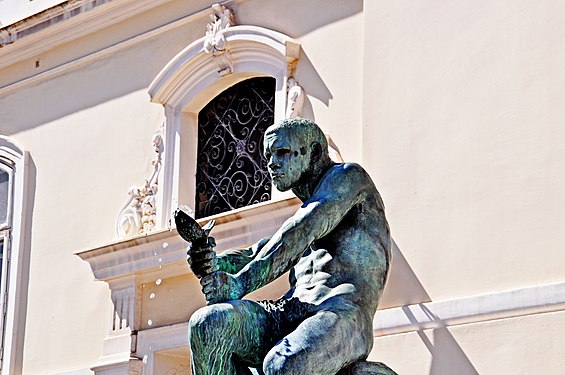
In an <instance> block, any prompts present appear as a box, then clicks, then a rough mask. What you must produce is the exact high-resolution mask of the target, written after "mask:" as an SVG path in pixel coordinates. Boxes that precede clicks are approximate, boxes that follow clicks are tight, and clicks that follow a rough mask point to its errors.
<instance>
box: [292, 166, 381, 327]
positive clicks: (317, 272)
mask: <svg viewBox="0 0 565 375" xmlns="http://www.w3.org/2000/svg"><path fill="white" fill-rule="evenodd" d="M367 178H368V177H367ZM369 182H370V181H369ZM370 185H371V188H369V189H365V190H364V192H363V195H364V196H363V199H361V201H360V203H358V204H357V205H355V206H354V207H353V208H351V210H350V211H349V212H348V213H347V215H346V216H345V217H344V218H343V219H342V220H341V222H340V223H339V224H338V226H337V227H336V228H334V229H333V230H332V231H331V232H330V233H329V234H328V235H326V236H325V237H323V238H321V239H319V240H317V241H315V242H314V243H313V245H312V246H310V248H308V249H307V250H306V251H305V252H304V253H303V254H302V256H301V258H300V259H299V261H298V263H297V264H296V265H295V266H294V267H293V268H292V270H291V274H290V284H291V289H290V290H289V292H288V293H287V294H286V297H288V298H292V297H294V298H298V299H299V300H300V301H302V302H305V303H307V304H311V305H314V306H316V307H321V308H327V307H328V306H329V307H331V306H332V305H334V304H336V305H339V304H352V305H353V306H356V307H361V308H362V310H364V311H367V312H368V313H369V314H370V315H371V317H372V315H373V314H374V312H375V311H376V308H377V304H378V300H379V298H380V294H381V292H382V288H383V287H384V283H385V281H386V280H385V279H386V274H387V272H388V266H389V263H390V243H391V242H390V234H389V230H388V225H387V222H386V219H385V216H384V211H383V207H382V203H381V200H380V197H379V195H378V193H377V191H376V189H374V186H373V184H372V183H370Z"/></svg>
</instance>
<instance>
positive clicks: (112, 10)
mask: <svg viewBox="0 0 565 375" xmlns="http://www.w3.org/2000/svg"><path fill="white" fill-rule="evenodd" d="M169 1H171V0H136V1H132V0H106V1H100V0H70V1H67V2H65V3H63V4H59V5H56V6H54V7H52V8H49V9H47V10H45V11H43V12H41V13H39V14H36V15H33V16H31V17H28V18H26V19H24V20H22V21H19V22H17V23H15V24H13V25H11V26H7V27H5V28H3V29H0V69H2V68H4V67H6V66H9V65H11V64H14V63H16V62H18V61H20V60H23V59H26V58H30V57H33V56H35V55H37V54H39V53H41V52H44V51H46V50H49V49H51V48H53V47H55V46H57V45H60V44H63V43H67V42H70V41H72V40H75V39H78V38H80V37H82V36H84V35H87V34H91V33H94V32H96V31H98V30H100V29H102V28H105V27H108V26H111V25H114V24H116V23H118V22H121V21H123V20H124V19H127V18H130V17H132V16H134V15H136V14H139V13H141V12H144V11H146V10H149V9H151V8H154V7H156V6H158V5H163V4H165V3H166V2H169Z"/></svg>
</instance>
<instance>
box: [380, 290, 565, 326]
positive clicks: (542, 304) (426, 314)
mask: <svg viewBox="0 0 565 375" xmlns="http://www.w3.org/2000/svg"><path fill="white" fill-rule="evenodd" d="M563 310H565V282H559V283H554V284H545V285H537V286H533V287H526V288H519V289H511V290H506V291H502V292H494V293H488V294H481V295H477V296H469V297H463V298H456V299H451V300H445V301H437V302H427V303H419V304H413V305H407V306H402V307H396V308H392V309H386V310H380V311H379V312H378V313H377V314H376V318H375V320H374V324H373V329H374V332H375V336H387V335H396V334H400V333H407V332H414V331H421V330H424V329H435V328H443V327H451V326H458V325H461V324H470V323H479V322H485V321H491V320H498V319H507V318H515V317H519V316H525V315H532V314H542V313H548V312H555V311H563Z"/></svg>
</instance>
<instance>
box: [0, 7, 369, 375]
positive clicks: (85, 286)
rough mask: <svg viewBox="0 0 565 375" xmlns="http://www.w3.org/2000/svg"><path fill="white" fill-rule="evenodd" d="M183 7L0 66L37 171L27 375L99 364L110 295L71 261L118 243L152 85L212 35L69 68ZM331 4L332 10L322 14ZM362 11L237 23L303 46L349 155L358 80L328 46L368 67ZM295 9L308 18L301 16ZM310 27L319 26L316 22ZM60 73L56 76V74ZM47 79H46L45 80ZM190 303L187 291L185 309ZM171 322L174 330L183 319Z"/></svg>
mask: <svg viewBox="0 0 565 375" xmlns="http://www.w3.org/2000/svg"><path fill="white" fill-rule="evenodd" d="M208 3H211V2H208ZM338 3H340V2H337V1H336V2H335V5H336V6H338ZM179 4H180V2H170V4H169V5H167V6H165V8H162V7H161V8H158V9H156V10H154V11H153V12H147V13H145V14H142V15H140V16H136V17H135V18H133V19H131V20H129V21H127V22H124V23H122V24H120V25H119V26H116V27H111V28H108V29H107V30H102V31H100V32H97V33H96V34H94V35H90V36H86V37H83V38H80V39H78V40H76V41H74V42H71V43H68V44H65V45H61V46H58V47H56V48H54V49H53V50H50V51H46V52H45V53H43V54H41V56H38V58H39V60H40V66H39V68H35V61H37V59H36V58H33V59H29V60H25V61H22V62H20V63H18V64H15V65H12V66H8V67H6V68H4V69H2V70H0V82H1V85H0V86H1V87H0V120H1V121H0V124H1V125H0V132H1V133H2V134H5V135H8V136H11V137H13V138H14V139H15V140H16V141H17V142H19V143H20V144H21V145H22V146H23V147H24V148H25V149H26V150H28V151H29V152H30V155H31V160H32V169H33V172H34V176H33V181H32V185H33V196H34V200H33V218H32V230H31V236H30V238H29V241H31V254H30V267H29V268H30V269H29V275H30V276H29V280H26V281H27V282H28V290H27V311H26V329H25V332H23V333H22V334H23V337H24V352H23V373H25V374H26V375H27V374H52V373H62V372H66V371H71V370H75V369H77V370H81V369H87V368H88V367H90V366H91V365H92V364H93V363H94V362H96V360H97V359H98V357H99V356H100V352H101V346H102V340H103V339H104V338H105V337H106V335H107V333H108V331H109V327H110V321H111V318H112V317H111V299H110V293H109V290H108V286H107V284H105V283H101V282H94V281H93V275H92V271H91V270H90V269H89V267H88V264H86V263H85V262H83V261H81V260H80V259H79V258H78V257H76V256H75V255H73V253H74V252H75V251H78V250H81V249H85V248H88V247H92V246H98V245H101V244H104V243H107V242H109V241H111V240H112V239H114V238H115V234H114V223H115V219H116V216H117V214H118V211H119V209H120V207H121V206H122V204H123V203H124V201H125V200H126V198H127V190H128V188H129V187H130V186H132V185H141V184H142V183H143V180H144V179H145V178H147V177H148V176H149V175H150V173H151V171H152V166H151V160H152V158H153V157H154V153H153V149H152V147H151V137H152V135H153V132H154V131H155V130H157V129H158V128H159V127H160V125H161V124H162V122H163V120H164V114H163V108H162V107H161V106H159V105H156V104H152V103H150V101H149V96H148V95H147V92H146V90H147V87H148V86H149V84H150V82H151V80H152V79H153V78H154V77H155V76H156V75H157V73H158V72H159V70H160V69H161V68H162V67H163V66H164V65H165V64H166V63H167V62H168V61H169V60H170V59H171V58H172V57H173V56H174V55H175V54H176V53H178V52H179V51H180V50H181V49H182V48H184V47H185V46H186V45H188V44H189V43H190V42H192V41H193V40H194V39H196V38H197V37H200V36H201V35H203V34H204V29H205V27H204V26H205V22H206V19H197V20H195V21H194V23H193V24H189V25H188V26H187V25H185V26H183V27H181V28H171V30H168V31H167V32H165V33H163V34H160V35H158V36H156V37H149V38H147V39H144V40H142V41H141V42H140V43H137V44H134V45H132V46H130V47H128V48H124V49H119V50H116V52H115V53H111V54H108V55H107V56H105V57H104V58H102V59H92V60H88V61H86V62H84V63H82V62H81V63H76V62H74V63H71V64H70V65H67V66H65V64H67V63H69V62H71V61H75V60H77V61H81V60H80V59H81V58H82V57H84V56H88V55H89V54H92V53H96V52H99V51H103V50H104V48H106V47H108V46H112V45H114V44H116V43H119V42H122V41H124V40H126V39H128V38H130V37H132V36H135V35H139V34H143V32H144V31H147V30H151V29H154V28H155V27H157V26H159V25H161V24H166V23H167V22H171V21H174V20H176V19H178V18H179V17H181V16H183V14H189V13H190V9H192V8H191V7H190V6H189V7H187V8H184V13H182V14H181V13H180V12H179V11H178V10H179V9H180V8H179ZM199 4H200V3H199ZM205 5H209V4H205ZM322 5H323V7H324V9H326V10H325V11H324V12H322V13H320V12H319V8H320V7H321V6H322ZM360 5H361V2H360V1H358V2H352V3H351V4H350V5H339V7H338V8H337V9H333V10H332V8H331V7H328V6H327V4H325V3H324V2H322V1H319V2H316V3H312V4H304V3H296V2H290V1H289V2H279V3H277V4H276V5H273V6H269V7H265V6H259V5H258V3H257V2H252V1H243V2H239V3H237V4H236V5H234V8H235V9H234V10H235V11H236V15H237V17H238V22H240V23H250V24H261V23H266V26H267V27H270V28H273V29H275V30H278V31H280V32H283V33H287V34H290V35H291V36H293V37H296V38H297V39H299V40H300V41H301V42H302V43H304V44H303V49H304V51H305V52H304V54H303V56H302V59H301V63H300V65H299V66H298V69H297V73H296V75H297V78H298V80H299V82H300V83H301V84H303V86H304V88H305V91H306V92H307V93H308V94H309V99H308V106H307V111H309V114H310V115H311V116H313V117H314V118H315V119H316V120H317V121H319V122H320V123H321V125H322V126H323V127H324V130H326V131H328V132H329V133H330V134H331V135H332V137H333V138H334V139H336V141H337V139H338V138H339V139H341V137H344V138H343V143H342V142H339V141H338V142H337V143H338V146H340V148H342V152H343V153H344V155H345V156H346V157H348V158H350V159H356V158H359V157H360V155H361V154H360V128H359V127H358V125H357V128H355V127H354V126H353V125H350V126H348V127H347V128H344V127H342V125H341V124H342V123H343V122H347V121H349V122H348V123H349V124H353V123H354V122H355V121H354V119H352V118H351V116H352V115H351V114H354V116H357V124H358V123H359V120H360V108H361V107H360V104H359V103H360V98H361V89H360V87H361V86H360V84H361V82H360V78H361V73H360V69H355V73H354V74H352V75H351V77H348V78H351V79H350V80H349V81H347V82H346V81H345V80H344V79H343V77H344V76H343V74H344V66H343V65H342V64H340V63H338V62H337V61H336V62H335V63H331V61H330V60H329V56H334V55H335V53H336V51H334V50H331V51H330V50H327V49H326V48H323V46H324V45H327V43H328V40H331V41H332V43H334V44H333V46H334V47H332V48H334V49H337V50H340V49H344V51H345V52H346V53H347V54H350V55H351V56H352V58H351V62H348V64H352V65H351V66H360V63H361V58H360V56H361V52H360V49H361V36H360V35H359V34H360V33H361V32H362V29H361V28H362V22H361V16H360V13H359V12H360V10H361V9H360V8H361V6H360ZM191 6H192V5H191ZM238 6H239V7H240V8H241V12H240V10H239V9H237V7H238ZM291 6H294V11H293V12H297V14H300V17H294V18H293V17H292V14H291V13H293V12H291V11H290V7H291ZM202 7H204V5H203V6H202ZM277 7H280V8H277ZM194 8H200V7H199V6H198V4H196V5H194ZM283 8H284V9H286V10H285V12H286V13H287V14H288V17H289V19H292V23H288V24H287V23H284V26H285V27H282V23H281V19H280V14H279V13H277V12H279V10H280V9H283ZM237 12H240V13H237ZM312 19H315V20H316V23H313V24H310V23H309V22H311V20H312ZM269 23H270V25H269ZM273 25H274V26H273ZM279 26H281V27H280V28H279ZM15 45H16V44H14V45H12V46H15ZM12 46H10V47H12ZM345 52H344V53H345ZM314 63H316V65H318V66H316V67H314ZM61 67H63V68H61ZM53 69H59V70H58V71H57V72H55V73H53ZM48 75H49V79H43V78H42V77H44V76H45V77H47V76H48ZM26 80H27V81H26ZM11 84H14V85H11ZM6 85H8V86H6ZM10 85H11V86H10ZM347 90H350V92H349V93H348V92H347ZM344 91H345V92H344ZM353 93H355V95H353ZM352 108H354V109H352ZM342 109H343V110H342ZM330 113H331V115H330ZM306 114H308V113H306ZM173 281H175V280H172V281H171V282H173ZM283 284H284V282H283ZM281 285H282V284H281ZM281 289H284V286H277V287H275V288H274V289H273V290H274V291H276V293H278V294H280V293H279V292H280V290H281ZM171 290H174V288H170V289H169V291H171ZM149 295H150V293H149V294H147V295H145V296H142V298H149V297H148V296H149ZM159 296H160V297H161V295H159ZM263 296H264V297H267V296H271V294H270V292H268V291H267V292H263V291H259V292H258V295H257V297H258V298H261V297H263ZM185 298H188V297H187V296H186V295H183V296H180V295H179V301H181V300H182V301H184V299H185ZM271 298H272V297H271ZM145 302H146V304H145V307H146V308H147V310H146V313H147V314H149V315H146V317H147V316H149V317H148V318H147V319H145V322H147V320H148V319H150V318H151V317H150V315H152V314H153V313H157V314H160V313H161V312H162V311H161V312H159V311H152V310H151V307H150V302H149V301H145ZM200 302H201V301H200ZM191 303H192V302H191ZM163 319H164V320H163V322H165V323H166V322H169V321H173V320H175V319H178V316H174V317H169V316H164V317H163ZM167 319H168V320H167ZM165 323H163V324H165ZM79 332H80V334H77V333H79ZM81 371H82V370H81Z"/></svg>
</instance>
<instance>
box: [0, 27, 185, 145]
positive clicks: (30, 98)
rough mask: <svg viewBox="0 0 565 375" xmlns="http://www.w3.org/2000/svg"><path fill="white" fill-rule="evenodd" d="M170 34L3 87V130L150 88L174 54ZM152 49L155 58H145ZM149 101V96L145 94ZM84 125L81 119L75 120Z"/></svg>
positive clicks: (0, 113)
mask: <svg viewBox="0 0 565 375" xmlns="http://www.w3.org/2000/svg"><path fill="white" fill-rule="evenodd" d="M167 43H168V40H167V39H164V38H161V39H159V38H157V39H154V40H151V41H148V42H147V43H146V44H143V46H136V47H134V48H129V49H126V50H123V51H120V52H118V53H116V54H114V55H113V56H112V57H109V58H105V59H101V60H96V61H93V62H90V63H86V64H84V65H82V66H80V67H77V68H76V69H75V68H70V70H69V71H68V72H66V73H63V74H61V75H59V76H57V77H56V78H52V79H46V80H43V81H40V82H38V83H35V84H30V85H28V86H27V87H23V88H21V89H17V90H15V91H10V92H7V93H6V94H5V95H2V93H1V92H0V120H1V127H2V133H3V134H5V135H7V136H11V135H13V134H15V133H18V132H22V131H25V130H29V129H33V128H35V127H37V126H40V125H43V124H47V123H49V122H51V121H55V120H57V119H60V118H62V117H65V116H68V115H71V114H73V113H76V112H80V111H81V110H85V109H88V108H91V107H95V106H97V105H100V104H103V103H106V102H108V101H111V100H113V99H116V98H119V97H122V96H124V95H127V94H130V93H131V92H134V91H137V90H146V89H147V87H148V86H149V84H150V83H151V81H152V80H153V78H155V76H156V75H157V74H158V73H159V71H160V70H161V68H163V66H165V64H166V63H167V62H168V61H169V59H171V58H172V57H173V56H174V54H173V55H171V53H172V52H171V51H174V52H175V53H176V52H178V51H180V50H181V49H182V47H183V45H181V44H179V43H177V44H179V45H178V48H168V47H167ZM148 51H152V53H151V54H152V58H150V59H149V58H147V54H148ZM147 102H148V103H149V102H150V98H149V95H147ZM77 126H80V124H77Z"/></svg>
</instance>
